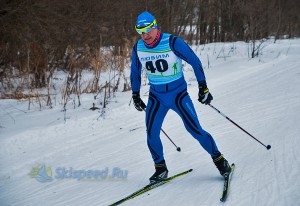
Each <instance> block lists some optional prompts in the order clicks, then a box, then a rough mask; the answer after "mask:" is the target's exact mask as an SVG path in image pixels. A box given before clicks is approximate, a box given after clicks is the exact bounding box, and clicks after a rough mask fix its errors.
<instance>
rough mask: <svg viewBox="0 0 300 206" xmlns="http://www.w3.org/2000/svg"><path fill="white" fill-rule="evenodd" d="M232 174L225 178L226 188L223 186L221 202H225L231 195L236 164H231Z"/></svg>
mask: <svg viewBox="0 0 300 206" xmlns="http://www.w3.org/2000/svg"><path fill="white" fill-rule="evenodd" d="M230 167H231V172H230V174H229V175H228V177H227V178H224V186H223V193H222V197H221V199H220V201H221V202H225V201H226V199H227V197H228V193H229V185H230V181H231V177H232V174H233V171H234V167H235V165H234V163H233V164H231V166H230Z"/></svg>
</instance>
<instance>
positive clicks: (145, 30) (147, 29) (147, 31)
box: [135, 19, 156, 34]
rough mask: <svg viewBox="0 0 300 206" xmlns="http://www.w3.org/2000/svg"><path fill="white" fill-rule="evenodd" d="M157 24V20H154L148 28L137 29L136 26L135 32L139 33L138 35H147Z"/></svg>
mask: <svg viewBox="0 0 300 206" xmlns="http://www.w3.org/2000/svg"><path fill="white" fill-rule="evenodd" d="M155 24H156V19H154V21H153V22H152V23H151V24H149V25H148V26H145V27H142V28H137V27H136V26H135V30H136V31H137V33H139V34H147V33H149V32H150V30H151V29H152V27H153V26H154V25H155Z"/></svg>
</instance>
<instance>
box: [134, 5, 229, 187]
mask: <svg viewBox="0 0 300 206" xmlns="http://www.w3.org/2000/svg"><path fill="white" fill-rule="evenodd" d="M135 29H136V31H137V32H138V33H139V34H140V37H141V39H139V40H138V41H137V43H136V44H135V45H134V47H133V50H132V63H131V76H130V78H131V86H132V98H133V101H134V106H135V108H136V109H137V110H138V111H144V110H146V128H147V144H148V148H149V150H150V153H151V156H152V158H153V161H154V166H155V173H154V174H153V175H152V176H151V177H150V179H149V180H150V182H151V183H153V182H157V181H161V180H163V179H166V178H167V177H168V169H167V165H166V162H165V159H164V155H163V145H162V142H161V139H160V130H161V127H162V124H163V121H164V118H165V116H166V114H167V112H168V110H169V109H172V110H174V111H175V112H176V113H177V114H178V115H179V116H180V117H181V119H182V120H183V123H184V126H185V128H186V130H187V131H188V132H189V133H190V134H191V135H192V136H193V137H194V138H195V139H196V140H197V141H198V142H199V143H200V145H201V146H202V147H203V148H204V149H205V150H206V151H207V152H208V153H209V154H210V155H211V157H212V159H213V162H214V163H215V165H216V167H217V168H218V170H219V172H220V174H221V175H222V176H224V177H226V176H228V174H229V173H230V171H231V168H230V165H229V164H228V161H227V160H226V159H225V158H224V157H223V155H222V154H221V152H220V151H219V150H218V147H217V145H216V143H215V141H214V139H213V137H212V136H211V135H210V134H209V133H208V132H206V131H205V130H203V129H202V127H201V126H200V123H199V120H198V117H197V114H196V111H195V108H194V105H193V103H192V100H191V98H190V96H189V94H188V92H187V83H186V81H185V79H184V76H183V70H182V60H184V61H186V62H187V63H189V64H190V65H191V66H192V67H193V69H194V72H195V75H196V78H197V81H198V86H199V93H198V101H199V102H201V103H202V104H209V103H210V102H211V100H212V99H213V97H212V95H211V93H210V92H209V90H208V88H207V84H206V79H205V75H204V71H203V68H202V64H201V61H200V59H199V58H198V57H197V56H196V54H195V53H194V52H193V51H192V49H191V48H190V47H189V46H188V45H187V44H186V43H185V42H184V41H183V40H182V39H181V38H179V37H176V36H173V35H171V34H166V33H163V32H161V31H159V30H158V28H157V23H156V19H155V17H154V16H153V15H152V14H150V13H149V12H147V11H145V12H143V13H141V14H140V15H139V16H138V18H137V20H136V25H135ZM174 65H176V72H174V68H173V66H174ZM143 68H144V69H145V70H146V73H147V77H148V79H149V82H150V91H149V98H148V103H147V106H146V105H145V103H144V102H143V101H142V99H141V98H140V87H141V72H142V69H143Z"/></svg>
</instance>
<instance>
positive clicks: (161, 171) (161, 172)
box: [149, 160, 169, 183]
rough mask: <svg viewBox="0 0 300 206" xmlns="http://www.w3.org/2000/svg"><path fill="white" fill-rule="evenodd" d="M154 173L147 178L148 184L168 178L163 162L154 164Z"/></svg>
mask: <svg viewBox="0 0 300 206" xmlns="http://www.w3.org/2000/svg"><path fill="white" fill-rule="evenodd" d="M154 166H155V170H156V171H155V173H154V174H153V175H152V176H151V177H150V178H149V180H150V183H155V182H160V181H162V180H164V179H167V178H168V172H169V171H168V169H167V165H166V162H165V160H162V161H160V162H159V163H155V164H154Z"/></svg>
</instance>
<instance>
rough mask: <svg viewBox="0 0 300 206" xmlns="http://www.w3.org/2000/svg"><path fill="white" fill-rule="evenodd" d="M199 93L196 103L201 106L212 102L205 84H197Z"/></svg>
mask: <svg viewBox="0 0 300 206" xmlns="http://www.w3.org/2000/svg"><path fill="white" fill-rule="evenodd" d="M198 85H199V93H198V101H199V102H201V103H202V104H210V102H211V100H213V96H212V95H211V93H210V92H209V90H208V88H207V85H206V82H199V83H198Z"/></svg>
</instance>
